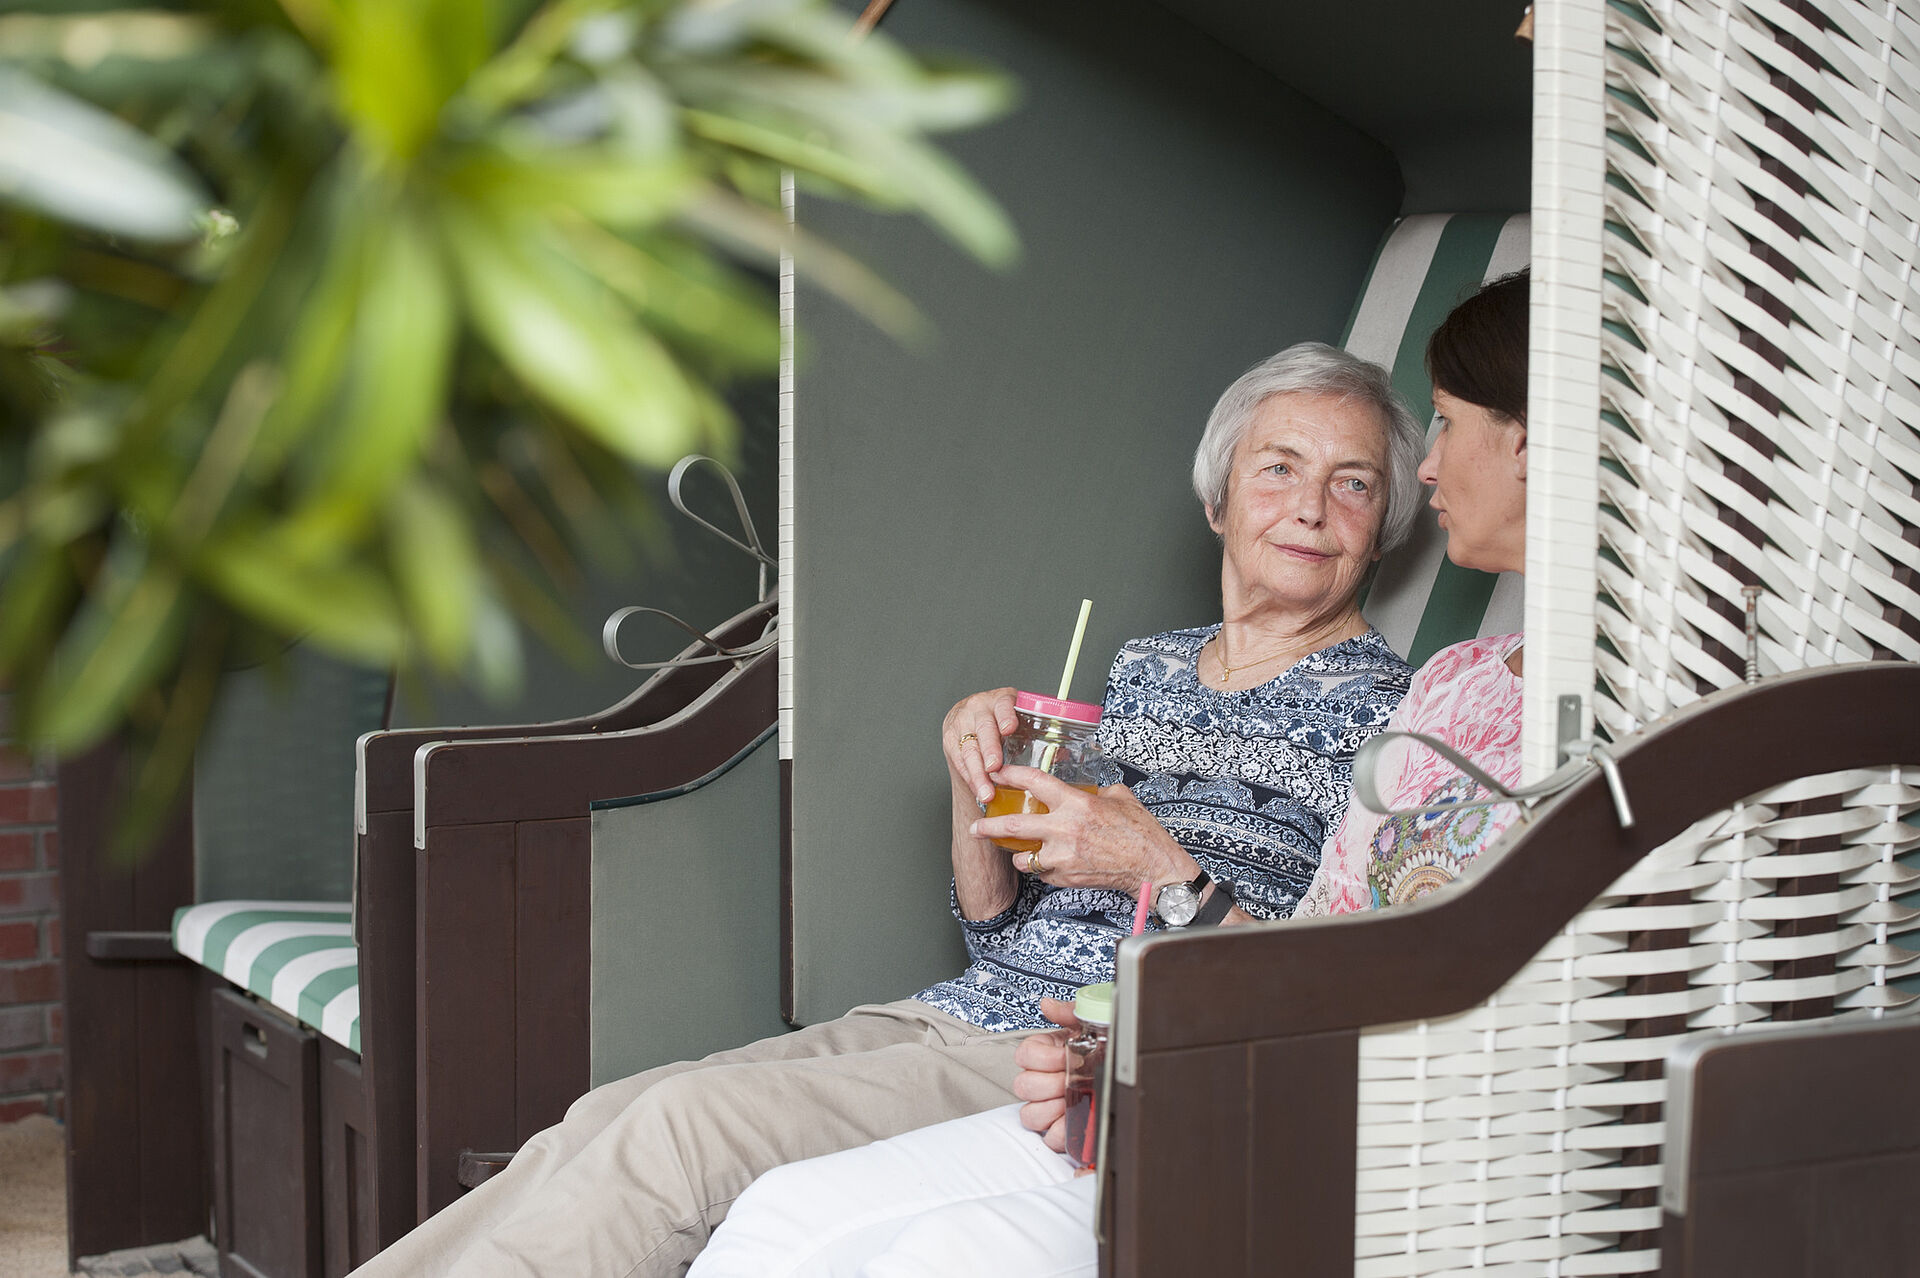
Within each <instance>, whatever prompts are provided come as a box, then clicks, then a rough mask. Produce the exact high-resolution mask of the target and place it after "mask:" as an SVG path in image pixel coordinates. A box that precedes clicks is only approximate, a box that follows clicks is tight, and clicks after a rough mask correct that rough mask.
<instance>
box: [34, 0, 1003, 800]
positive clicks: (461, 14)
mask: <svg viewBox="0 0 1920 1278" xmlns="http://www.w3.org/2000/svg"><path fill="white" fill-rule="evenodd" d="M1008 99H1009V89H1008V85H1007V83H1006V82H1005V81H1004V80H1002V79H1001V78H999V77H997V76H994V75H991V74H988V73H985V72H982V71H979V70H973V69H966V68H958V67H949V66H936V65H931V64H929V63H927V62H924V61H922V60H920V59H917V58H915V57H912V56H909V55H908V54H906V53H904V52H903V51H902V50H900V49H899V48H898V47H897V46H895V45H893V44H891V43H890V42H888V41H887V40H886V39H885V38H884V37H881V36H877V35H876V36H873V37H871V38H867V39H865V40H852V39H850V38H849V33H848V23H847V21H846V19H845V18H844V17H843V16H842V15H840V14H838V13H837V12H836V11H834V10H833V9H831V8H829V7H827V6H826V5H825V4H823V3H815V2H813V0H628V2H626V3H619V2H616V0H550V2H548V3H544V4H535V3H532V2H531V0H523V2H516V0H492V2H490V3H489V2H486V0H279V3H278V4H277V5H276V4H273V3H271V2H270V0H255V2H251V3H250V2H248V0H230V2H229V3H225V4H206V5H200V6H196V7H193V8H191V9H188V8H176V9H170V10H161V9H139V10H134V9H111V8H101V7H100V6H99V5H97V4H84V3H83V4H69V5H64V6H62V5H47V4H43V5H40V6H38V7H37V11H34V12H17V11H16V12H11V13H7V14H5V15H4V16H0V411H4V413H5V425H4V429H0V679H4V680H5V681H7V682H8V683H10V685H11V686H12V688H13V689H14V690H15V714H16V719H17V724H16V726H17V728H18V730H19V732H20V733H21V735H22V736H23V737H24V738H25V739H26V740H28V741H31V742H33V743H36V744H39V745H42V746H48V747H51V748H53V749H55V750H57V751H59V752H61V753H71V752H74V751H78V750H82V749H85V748H87V747H88V746H90V745H92V744H94V743H96V742H98V741H100V740H102V739H103V738H104V737H106V736H107V735H109V734H111V733H114V732H117V731H125V732H126V733H127V735H128V737H129V740H130V741H131V742H132V745H133V749H134V759H135V767H136V785H135V793H136V802H135V806H134V809H133V814H134V815H133V820H134V824H135V825H136V826H137V825H139V824H141V823H142V822H143V821H150V820H152V819H153V818H154V817H155V816H156V815H157V814H158V813H159V812H160V811H162V810H163V809H164V807H165V806H166V805H167V804H168V803H169V802H170V800H171V797H172V796H173V795H175V794H176V793H177V792H178V788H179V786H180V784H181V782H182V781H183V779H184V777H185V775H186V768H187V766H188V763H189V761H190V758H191V750H192V747H193V745H194V743H195V742H196V741H197V740H198V738H199V735H200V733H201V730H202V727H203V725H204V724H205V722H206V720H207V716H208V713H209V710H210V708H211V706H212V704H213V701H214V698H215V696H216V692H217V688H218V685H219V681H220V676H221V673H222V671H223V670H226V669H228V668H231V667H233V666H236V665H243V664H249V663H253V662H257V661H261V660H269V659H271V658H272V656H273V654H275V653H278V652H280V651H282V650H283V649H284V648H285V646H286V645H287V644H288V643H289V642H291V641H293V640H295V639H301V640H304V641H306V642H309V643H312V644H314V645H316V646H317V647H320V648H322V649H325V650H327V651H329V652H331V653H334V654H336V655H340V656H343V657H346V658H349V659H352V660H354V661H358V662H362V663H367V664H374V665H381V666H392V667H396V668H400V669H402V670H406V669H410V668H414V669H419V668H430V669H433V670H436V671H439V672H453V673H459V672H466V671H472V672H477V677H478V678H479V679H481V680H482V682H484V683H487V684H490V685H492V686H494V687H497V688H504V687H508V686H510V685H511V683H512V681H513V679H514V677H515V675H516V673H517V671H518V668H519V643H520V638H519V636H520V634H521V631H522V629H523V628H525V629H527V630H529V631H531V632H533V633H536V634H542V635H545V636H547V637H548V638H550V639H552V640H554V641H556V642H561V641H564V638H565V635H566V633H567V632H568V630H569V629H570V626H571V623H570V622H569V621H567V619H566V615H565V612H564V609H563V608H562V607H561V605H560V602H559V594H558V588H557V583H562V582H566V581H568V580H570V579H571V578H572V577H574V576H575V575H576V573H577V570H578V565H579V563H580V560H581V558H582V555H583V553H585V552H586V551H588V550H589V549H590V548H592V547H594V546H604V545H607V544H609V543H610V542H618V541H619V540H620V539H621V538H620V535H618V534H617V532H616V530H618V529H623V528H631V527H632V526H633V523H632V520H633V517H634V516H636V514H638V513H639V512H640V510H641V507H642V505H643V498H642V492H643V489H642V475H641V470H642V469H643V468H649V467H651V468H659V467H664V466H666V465H669V464H670V463H672V462H673V461H674V460H675V459H676V458H678V457H679V456H680V455H682V454H683V453H685V452H687V451H689V450H693V449H699V450H701V451H708V452H718V453H720V454H721V455H725V454H726V452H727V450H728V447H729V440H730V437H731V436H730V418H729V415H728V412H727V410H726V408H725V405H724V403H723V401H722V399H721V397H720V394H719V390H718V388H719V387H721V386H723V385H724V384H725V383H726V381H727V380H728V379H730V378H733V377H737V376H740V375H743V374H765V373H769V372H771V370H772V369H773V366H774V364H775V361H776V358H777V353H778V331H777V324H776V315H775V308H774V306H773V304H772V300H771V295H770V289H769V285H768V271H769V270H770V269H771V268H772V266H773V264H774V263H775V261H776V260H777V258H778V256H779V254H780V253H781V252H782V251H783V250H785V251H790V252H791V253H792V254H793V256H794V259H795V262H796V265H797V268H798V269H799V270H800V271H801V272H802V273H803V274H805V273H811V276H812V278H814V279H815V281H816V282H818V283H819V284H821V285H823V286H825V287H827V288H829V289H831V290H833V291H834V292H836V293H838V294H839V295H840V296H842V297H843V298H845V299H846V300H847V301H849V302H850V303H852V304H853V305H855V306H856V307H858V308H860V309H861V310H863V311H864V312H865V313H866V314H867V315H868V316H870V317H871V318H872V319H873V320H874V321H875V322H877V323H879V324H880V325H881V326H883V327H885V328H888V329H890V330H893V331H895V332H899V333H909V332H911V331H912V330H913V326H914V323H915V320H914V312H913V309H912V307H911V306H910V304H909V303H908V302H907V301H906V300H905V299H903V298H901V297H900V296H898V295H897V294H896V293H894V292H893V291H892V290H890V289H889V288H888V287H887V286H886V285H885V284H884V283H882V282H881V281H880V280H879V279H878V278H876V277H875V276H874V275H872V274H871V273H870V272H868V271H867V270H866V269H864V268H863V267H862V266H861V265H860V264H859V262H858V261H856V260H855V259H854V258H852V257H851V256H849V255H847V254H845V253H842V252H840V251H838V250H836V249H834V248H833V247H832V246H830V245H827V244H825V243H821V242H818V241H815V240H811V239H808V238H806V237H802V236H796V235H795V234H794V233H793V232H792V231H791V230H790V228H789V226H788V223H787V221H786V219H785V217H784V216H783V214H782V212H781V175H782V173H783V171H791V172H794V173H796V174H798V175H799V181H800V182H801V183H802V184H804V185H806V186H807V188H808V189H809V190H815V191H820V192H824V193H827V194H829V195H833V196H837V197H841V198H846V199H851V200H856V201H861V202H865V203H868V204H871V205H875V206H878V207H881V208H884V209H890V210H901V211H908V212H912V213H917V214H918V215H919V216H921V217H923V218H925V219H926V220H927V221H928V222H930V223H931V224H932V225H933V226H935V227H937V228H938V229H939V230H940V231H941V232H943V233H944V234H945V235H946V236H947V237H948V238H950V239H951V240H952V241H953V242H954V243H955V244H957V245H959V246H960V247H961V248H963V249H965V250H966V251H967V252H969V253H971V254H972V255H974V256H975V257H977V258H979V259H981V260H983V261H985V262H988V263H991V264H1001V263H1005V262H1007V261H1008V260H1010V258H1011V257H1012V255H1013V254H1014V252H1015V241H1014V238H1013V235H1012V232H1011V230H1010V229H1009V227H1008V226H1007V223H1006V221H1005V219H1004V218H1003V217H1002V215H1001V214H1000V212H999V211H998V209H997V207H996V206H995V205H994V204H993V202H992V201H991V200H990V199H989V198H988V197H987V196H986V195H985V194H984V193H982V192H981V191H980V190H979V189H978V188H977V187H976V186H975V185H974V184H973V183H972V182H971V181H970V180H969V179H968V178H967V177H966V175H965V174H964V173H962V172H961V171H960V169H959V168H958V167H957V166H955V165H954V164H953V163H952V162H951V161H950V160H949V159H947V158H946V157H945V156H944V155H943V154H942V153H941V152H940V151H939V150H937V149H936V148H935V147H934V145H933V144H932V143H931V142H930V141H929V138H930V136H931V135H933V134H936V133H938V132H941V131H943V130H949V129H956V128H961V127H966V126H969V125H972V124H975V123H978V122H980V121H982V120H985V119H988V118H990V117H992V116H993V115H994V114H996V113H997V112H999V111H1000V110H1002V109H1003V108H1004V106H1005V105H1006V103H1007V102H1008Z"/></svg>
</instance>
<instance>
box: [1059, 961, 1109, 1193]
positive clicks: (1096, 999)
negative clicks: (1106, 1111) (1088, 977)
mask: <svg viewBox="0 0 1920 1278" xmlns="http://www.w3.org/2000/svg"><path fill="white" fill-rule="evenodd" d="M1073 1014H1074V1016H1075V1017H1076V1018H1078V1019H1079V1021H1080V1028H1079V1029H1078V1030H1077V1031H1075V1032H1074V1035H1073V1037H1072V1038H1070V1039H1068V1040H1067V1151H1066V1152H1067V1161H1068V1162H1070V1163H1072V1164H1073V1165H1074V1166H1075V1167H1092V1166H1093V1165H1094V1161H1095V1157H1096V1155H1097V1153H1098V1148H1099V1143H1100V1088H1101V1084H1102V1081H1103V1079H1104V1078H1105V1075H1106V1069H1107V1039H1108V1036H1109V1034H1110V1033H1111V1028H1112V1025H1113V982H1112V981H1102V982H1100V983H1099V984H1098V985H1085V986H1082V987H1081V989H1080V993H1079V994H1078V996H1077V997H1075V999H1074V1001H1073Z"/></svg>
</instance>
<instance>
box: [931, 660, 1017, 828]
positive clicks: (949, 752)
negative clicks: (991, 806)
mask: <svg viewBox="0 0 1920 1278" xmlns="http://www.w3.org/2000/svg"><path fill="white" fill-rule="evenodd" d="M1013 692H1014V690H1013V689H1012V688H995V689H993V691H991V692H976V693H974V694H973V695H972V696H971V697H968V698H966V699H965V700H964V701H961V702H960V703H959V704H958V705H956V706H954V708H953V709H951V710H949V711H947V717H946V718H944V719H942V720H941V721H940V749H941V750H942V752H943V753H945V755H946V757H947V771H948V773H950V774H951V775H952V777H953V780H954V784H955V785H956V786H957V787H959V788H960V789H962V790H964V791H965V792H966V793H968V794H971V795H972V796H973V798H974V801H975V802H977V803H985V802H986V801H987V800H989V799H991V798H992V797H993V781H992V779H991V778H992V776H993V774H994V773H995V772H998V771H999V770H1000V765H1001V764H1002V763H1003V762H1005V759H1006V752H1005V751H1004V750H1003V749H1001V744H1000V743H1001V741H1002V739H1003V738H1005V737H1006V735H1007V734H1008V733H1010V732H1012V731H1013V730H1014V729H1015V728H1017V727H1019V726H1020V720H1019V718H1018V717H1017V716H1016V715H1015V714H1014V711H1013ZM968 733H972V734H973V736H972V739H971V740H968V741H962V740H961V739H960V738H962V737H964V736H966V735H967V734H968Z"/></svg>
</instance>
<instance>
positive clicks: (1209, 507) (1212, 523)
mask: <svg viewBox="0 0 1920 1278" xmlns="http://www.w3.org/2000/svg"><path fill="white" fill-rule="evenodd" d="M1202 505H1203V506H1204V508H1205V509H1206V512H1207V527H1209V528H1211V529H1213V531H1214V532H1215V533H1216V534H1218V535H1219V536H1222V537H1224V536H1226V535H1227V534H1226V530H1225V529H1223V528H1221V527H1220V521H1219V520H1218V519H1215V518H1214V515H1213V503H1212V502H1204V503H1202Z"/></svg>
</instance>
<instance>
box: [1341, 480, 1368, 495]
mask: <svg viewBox="0 0 1920 1278" xmlns="http://www.w3.org/2000/svg"><path fill="white" fill-rule="evenodd" d="M1340 482H1341V483H1343V484H1345V485H1346V487H1347V491H1348V492H1350V493H1364V492H1366V491H1367V481H1366V480H1364V479H1343V480H1341V481H1340Z"/></svg>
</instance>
